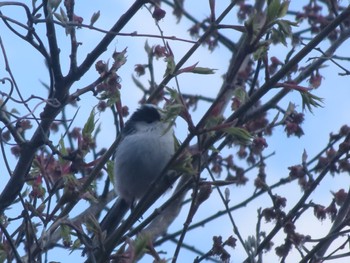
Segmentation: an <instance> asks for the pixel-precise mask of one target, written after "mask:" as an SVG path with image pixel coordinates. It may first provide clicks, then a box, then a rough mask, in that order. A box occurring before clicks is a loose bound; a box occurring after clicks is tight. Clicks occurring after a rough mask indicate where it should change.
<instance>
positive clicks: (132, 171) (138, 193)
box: [100, 104, 175, 234]
mask: <svg viewBox="0 0 350 263" xmlns="http://www.w3.org/2000/svg"><path fill="white" fill-rule="evenodd" d="M163 117H164V116H163V115H162V113H161V112H160V110H159V108H157V107H156V106H154V105H151V104H144V105H142V106H141V107H140V108H139V109H138V110H136V111H135V112H134V113H133V114H132V115H131V117H130V119H129V120H128V121H127V122H126V123H125V126H124V128H123V130H122V133H121V138H120V143H119V145H118V146H117V149H116V152H115V163H114V189H115V191H116V193H117V195H118V196H119V199H118V200H117V201H116V202H115V203H114V205H113V206H112V207H111V209H110V210H109V212H108V213H107V214H106V216H105V217H104V219H103V220H102V222H101V223H100V227H101V230H102V231H106V232H107V234H108V233H110V232H112V231H113V230H114V229H115V228H116V227H117V226H118V224H119V223H120V221H121V220H122V218H123V216H124V215H125V213H126V212H127V210H128V209H129V208H130V207H132V206H133V205H134V203H135V202H136V201H138V200H139V199H140V198H142V196H143V195H144V194H145V193H146V191H147V190H148V189H149V187H150V186H151V184H152V182H153V181H154V180H155V179H156V178H157V177H158V176H160V173H161V172H162V171H163V169H164V168H165V166H166V165H167V164H168V162H169V161H170V159H171V157H172V156H173V154H174V151H175V139H174V134H173V133H174V131H173V125H172V123H170V122H166V121H164V119H163Z"/></svg>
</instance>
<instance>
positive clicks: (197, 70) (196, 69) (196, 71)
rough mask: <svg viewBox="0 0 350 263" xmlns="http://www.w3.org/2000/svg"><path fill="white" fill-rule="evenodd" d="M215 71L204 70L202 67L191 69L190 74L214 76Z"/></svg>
mask: <svg viewBox="0 0 350 263" xmlns="http://www.w3.org/2000/svg"><path fill="white" fill-rule="evenodd" d="M215 70H216V69H212V68H204V67H195V68H194V69H192V73H196V74H214V73H215Z"/></svg>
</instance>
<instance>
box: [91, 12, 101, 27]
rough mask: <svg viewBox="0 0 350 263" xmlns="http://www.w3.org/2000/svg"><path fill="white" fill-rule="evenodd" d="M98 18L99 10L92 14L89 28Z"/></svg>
mask: <svg viewBox="0 0 350 263" xmlns="http://www.w3.org/2000/svg"><path fill="white" fill-rule="evenodd" d="M99 17H100V10H98V11H97V12H95V13H93V14H92V16H91V19H90V26H93V25H94V24H95V22H96V21H97V20H98V19H99Z"/></svg>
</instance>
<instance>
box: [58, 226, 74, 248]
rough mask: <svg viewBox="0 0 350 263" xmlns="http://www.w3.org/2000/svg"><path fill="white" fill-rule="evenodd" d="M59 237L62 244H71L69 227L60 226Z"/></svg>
mask: <svg viewBox="0 0 350 263" xmlns="http://www.w3.org/2000/svg"><path fill="white" fill-rule="evenodd" d="M60 230H61V237H62V239H63V243H64V244H70V243H71V242H72V237H71V235H70V227H69V226H66V225H61V228H60Z"/></svg>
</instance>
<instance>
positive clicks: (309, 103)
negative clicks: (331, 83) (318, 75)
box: [300, 92, 323, 113]
mask: <svg viewBox="0 0 350 263" xmlns="http://www.w3.org/2000/svg"><path fill="white" fill-rule="evenodd" d="M300 95H301V98H302V103H303V104H302V105H303V110H305V108H307V109H308V110H309V111H310V112H311V113H312V108H317V107H323V106H322V104H323V98H320V97H317V96H316V95H314V94H312V93H310V92H300Z"/></svg>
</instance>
